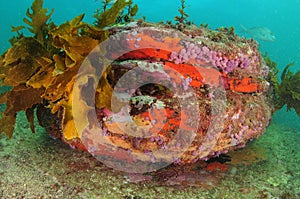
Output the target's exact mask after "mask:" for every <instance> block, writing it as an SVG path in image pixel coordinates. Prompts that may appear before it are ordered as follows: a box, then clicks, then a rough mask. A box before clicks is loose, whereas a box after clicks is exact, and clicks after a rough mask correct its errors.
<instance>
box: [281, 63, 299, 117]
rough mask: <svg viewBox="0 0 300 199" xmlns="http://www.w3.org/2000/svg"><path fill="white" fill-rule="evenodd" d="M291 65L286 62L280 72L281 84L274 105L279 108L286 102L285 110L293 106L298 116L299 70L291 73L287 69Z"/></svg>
mask: <svg viewBox="0 0 300 199" xmlns="http://www.w3.org/2000/svg"><path fill="white" fill-rule="evenodd" d="M292 65H294V64H293V63H291V64H288V65H287V66H286V67H285V68H284V70H283V72H282V75H281V84H280V85H279V86H278V90H277V93H276V94H277V96H278V97H279V100H278V103H277V104H276V105H277V107H278V108H279V109H280V108H282V107H283V106H284V105H285V104H286V105H287V110H290V109H291V108H293V109H295V111H296V113H297V114H298V116H300V87H299V85H300V71H298V72H296V73H295V74H294V73H292V72H291V71H290V70H289V68H290V67H291V66H292Z"/></svg>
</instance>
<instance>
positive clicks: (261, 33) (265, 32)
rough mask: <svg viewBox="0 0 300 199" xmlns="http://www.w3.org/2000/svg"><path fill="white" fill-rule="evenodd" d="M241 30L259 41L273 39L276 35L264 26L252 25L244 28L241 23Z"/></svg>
mask: <svg viewBox="0 0 300 199" xmlns="http://www.w3.org/2000/svg"><path fill="white" fill-rule="evenodd" d="M241 28H242V30H243V32H245V33H247V34H249V35H251V37H253V38H254V39H258V40H261V41H275V39H276V37H275V35H274V34H273V33H272V31H271V30H270V29H268V28H266V27H263V26H260V27H252V28H248V29H247V28H245V27H244V26H242V25H241Z"/></svg>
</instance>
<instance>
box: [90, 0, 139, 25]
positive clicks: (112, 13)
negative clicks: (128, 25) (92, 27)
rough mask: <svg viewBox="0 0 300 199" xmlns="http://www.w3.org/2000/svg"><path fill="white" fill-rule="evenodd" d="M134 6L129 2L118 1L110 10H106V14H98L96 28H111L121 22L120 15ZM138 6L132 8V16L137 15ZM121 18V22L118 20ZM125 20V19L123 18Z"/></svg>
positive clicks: (125, 0)
mask: <svg viewBox="0 0 300 199" xmlns="http://www.w3.org/2000/svg"><path fill="white" fill-rule="evenodd" d="M131 5H132V1H131V0H130V1H127V0H117V1H116V2H115V3H114V4H113V5H112V6H111V7H110V8H109V9H107V7H105V8H106V10H105V11H104V12H101V13H99V12H96V14H95V15H94V18H96V26H97V27H98V28H105V27H107V26H111V25H113V24H115V23H118V21H119V22H120V15H121V14H122V12H123V10H124V9H125V8H126V7H130V6H131ZM137 10H138V8H137V5H135V6H134V7H132V8H131V7H130V15H133V16H134V15H135V14H136V13H137ZM118 17H119V20H118ZM121 18H123V17H121Z"/></svg>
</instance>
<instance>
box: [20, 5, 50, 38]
mask: <svg viewBox="0 0 300 199" xmlns="http://www.w3.org/2000/svg"><path fill="white" fill-rule="evenodd" d="M53 12H54V9H52V10H51V12H50V13H49V14H48V15H47V13H48V9H46V8H43V0H35V1H34V2H33V3H32V5H31V11H30V10H29V9H27V12H26V16H27V17H28V18H29V19H27V18H24V19H23V21H24V22H25V23H26V24H27V25H29V26H30V27H29V28H28V30H29V31H30V32H32V33H33V34H34V35H35V37H36V38H37V40H38V41H39V42H41V43H43V42H44V39H45V35H46V34H47V33H48V24H47V21H48V20H49V18H50V17H51V15H52V14H53Z"/></svg>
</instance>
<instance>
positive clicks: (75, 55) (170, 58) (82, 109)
mask: <svg viewBox="0 0 300 199" xmlns="http://www.w3.org/2000/svg"><path fill="white" fill-rule="evenodd" d="M105 2H106V3H105V4H104V7H103V9H102V11H101V12H99V13H97V14H95V18H96V23H95V24H94V25H92V24H87V23H85V22H83V21H82V20H83V17H84V15H79V16H78V17H76V18H74V19H73V20H71V21H67V22H65V23H63V24H61V25H55V24H54V23H52V22H51V23H50V22H49V18H50V17H51V14H52V12H53V11H52V12H51V13H50V14H48V15H47V12H48V10H47V9H44V8H42V4H43V1H42V0H35V1H34V3H33V4H32V7H31V11H30V10H28V11H27V17H28V18H25V19H24V22H25V23H26V24H27V25H29V28H28V29H29V30H30V31H31V32H32V33H33V36H24V35H23V34H21V33H20V30H22V29H23V28H26V27H24V26H20V27H14V29H13V31H16V32H17V36H15V37H14V38H12V39H11V43H12V47H11V48H10V49H8V50H7V52H5V53H4V54H3V55H2V56H1V58H0V81H1V84H2V86H8V87H9V88H10V90H9V91H8V92H6V93H4V94H2V95H1V96H0V103H3V104H6V109H5V111H4V112H3V114H2V118H1V120H0V126H1V132H4V133H5V134H6V135H7V136H8V137H11V136H12V134H13V131H14V125H15V121H16V114H17V113H18V112H19V111H26V116H27V119H28V121H29V122H30V124H31V129H32V131H33V132H34V129H35V128H34V122H33V121H34V117H35V116H34V115H35V113H36V116H37V118H38V121H39V123H40V124H41V126H43V127H44V128H45V129H46V131H47V132H49V134H50V135H51V136H53V137H58V138H61V139H62V140H64V141H65V142H66V143H68V144H69V145H70V146H72V147H75V148H78V149H82V150H86V151H88V152H89V153H91V154H93V155H94V156H95V157H96V158H97V159H99V160H100V161H102V162H104V163H106V164H107V165H108V166H111V167H113V168H116V169H119V170H124V171H129V172H140V173H143V172H149V171H154V170H157V169H160V168H162V167H165V166H167V165H169V164H171V163H174V164H179V165H186V164H191V163H195V162H197V161H199V160H208V159H210V158H213V157H217V156H219V155H220V154H222V153H227V152H228V151H231V150H234V149H236V148H241V147H244V146H245V145H246V143H247V142H248V141H250V140H252V139H254V138H257V137H259V136H260V135H261V134H262V133H264V132H265V130H266V128H267V126H268V125H269V122H270V120H271V117H272V114H273V113H274V111H275V110H277V109H279V108H281V107H282V106H283V105H284V104H288V107H289V108H295V110H296V111H297V113H298V114H299V105H297V104H299V103H298V102H299V97H298V96H299V93H300V92H299V89H298V88H297V87H295V85H297V82H299V79H300V78H299V72H298V73H296V74H295V75H293V74H292V73H291V72H289V71H288V67H287V69H286V70H285V71H284V74H283V76H282V83H281V84H279V83H278V81H277V78H276V75H277V71H276V67H275V66H274V63H273V62H272V61H271V60H270V59H268V58H265V57H263V56H262V55H261V53H260V52H259V47H258V43H257V42H256V41H254V40H252V39H245V38H241V37H239V36H237V35H236V34H235V33H234V29H233V28H219V29H218V30H211V29H209V28H208V27H207V26H203V25H202V26H196V25H194V24H192V23H191V22H188V21H187V20H186V18H187V17H188V15H187V14H186V13H185V11H184V8H185V7H184V1H182V7H181V8H180V9H179V12H180V14H181V15H180V16H178V17H177V18H176V21H177V24H172V23H148V22H146V21H144V20H141V19H140V20H134V19H133V17H134V16H135V14H136V12H137V10H138V8H137V5H132V1H125V0H117V1H116V2H115V3H114V4H111V5H109V3H110V1H105ZM125 8H127V9H126V10H124V9H125ZM297 89H298V90H297ZM35 110H36V111H35Z"/></svg>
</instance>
